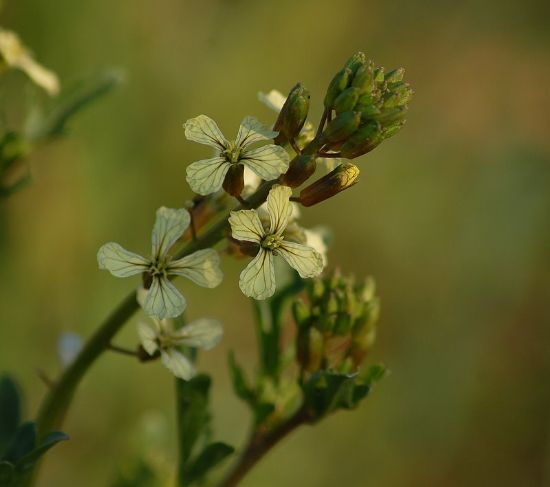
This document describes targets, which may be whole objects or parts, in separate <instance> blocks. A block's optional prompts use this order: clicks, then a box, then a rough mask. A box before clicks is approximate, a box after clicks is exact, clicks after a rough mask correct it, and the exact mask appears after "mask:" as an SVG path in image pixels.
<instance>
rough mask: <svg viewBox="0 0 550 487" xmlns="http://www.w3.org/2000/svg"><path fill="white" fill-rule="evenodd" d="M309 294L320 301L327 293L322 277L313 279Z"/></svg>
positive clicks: (313, 299)
mask: <svg viewBox="0 0 550 487" xmlns="http://www.w3.org/2000/svg"><path fill="white" fill-rule="evenodd" d="M309 294H310V298H311V300H312V301H314V302H315V301H320V300H321V299H323V296H324V295H325V285H324V283H323V281H322V280H321V279H313V280H312V284H311V286H310V288H309Z"/></svg>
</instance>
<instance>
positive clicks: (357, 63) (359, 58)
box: [344, 52, 367, 75]
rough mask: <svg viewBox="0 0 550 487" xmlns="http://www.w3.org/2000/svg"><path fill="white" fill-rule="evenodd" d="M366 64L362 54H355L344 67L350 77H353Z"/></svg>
mask: <svg viewBox="0 0 550 487" xmlns="http://www.w3.org/2000/svg"><path fill="white" fill-rule="evenodd" d="M366 62H367V58H366V56H365V54H364V53H363V52H356V53H355V54H354V55H353V56H351V57H350V58H349V59H348V61H347V63H346V65H345V66H344V67H345V68H348V69H349V70H350V71H351V73H352V75H355V73H357V71H358V70H359V68H360V67H361V66H363V65H364V64H365V63H366Z"/></svg>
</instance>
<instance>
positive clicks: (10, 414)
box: [0, 375, 21, 458]
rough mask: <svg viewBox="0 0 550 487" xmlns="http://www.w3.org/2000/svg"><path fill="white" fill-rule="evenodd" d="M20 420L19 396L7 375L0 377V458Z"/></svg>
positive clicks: (12, 381) (15, 386)
mask: <svg viewBox="0 0 550 487" xmlns="http://www.w3.org/2000/svg"><path fill="white" fill-rule="evenodd" d="M20 422H21V396H20V395H19V389H18V388H17V384H16V383H15V381H14V380H13V379H11V378H10V377H9V376H8V375H4V376H2V377H1V378H0V458H1V457H2V453H3V451H4V449H5V448H6V446H7V445H8V444H9V443H10V441H11V439H12V438H13V436H14V435H15V432H16V431H17V428H18V426H19V423H20Z"/></svg>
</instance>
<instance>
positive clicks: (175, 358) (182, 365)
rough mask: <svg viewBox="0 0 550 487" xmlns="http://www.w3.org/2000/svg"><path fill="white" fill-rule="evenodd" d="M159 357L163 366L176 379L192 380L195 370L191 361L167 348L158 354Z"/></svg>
mask: <svg viewBox="0 0 550 487" xmlns="http://www.w3.org/2000/svg"><path fill="white" fill-rule="evenodd" d="M160 357H161V360H162V363H163V364H164V366H165V367H166V368H167V369H168V370H170V372H172V374H174V375H175V376H176V377H178V378H179V379H183V380H189V379H192V378H193V376H194V375H195V374H196V370H195V367H194V365H193V364H192V363H191V361H190V360H189V359H188V358H187V357H186V356H185V355H183V353H181V352H178V351H177V350H175V349H174V348H168V349H166V350H162V351H161V352H160Z"/></svg>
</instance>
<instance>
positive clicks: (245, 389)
mask: <svg viewBox="0 0 550 487" xmlns="http://www.w3.org/2000/svg"><path fill="white" fill-rule="evenodd" d="M229 370H230V372H231V381H232V383H233V390H234V391H235V394H236V395H237V396H238V397H239V398H240V399H242V400H243V401H245V402H247V403H248V404H249V405H250V406H251V407H253V406H254V402H255V399H256V395H255V393H254V390H253V389H252V388H251V387H250V386H249V384H248V381H247V379H246V376H245V374H244V370H243V369H242V367H241V366H240V365H239V364H238V363H237V360H236V359H235V354H234V353H233V352H229Z"/></svg>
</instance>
